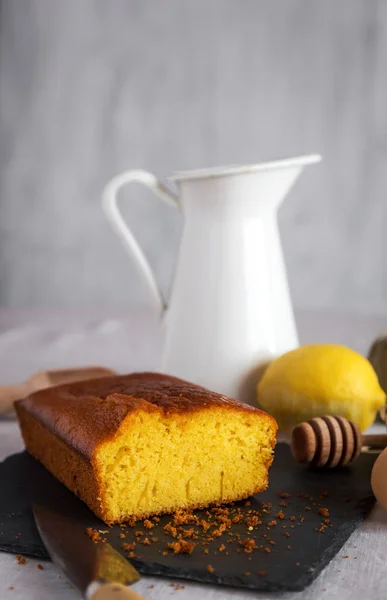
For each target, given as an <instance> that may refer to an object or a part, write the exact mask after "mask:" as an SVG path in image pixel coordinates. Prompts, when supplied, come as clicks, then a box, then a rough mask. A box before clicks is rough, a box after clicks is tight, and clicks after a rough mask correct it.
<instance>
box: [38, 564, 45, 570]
mask: <svg viewBox="0 0 387 600" xmlns="http://www.w3.org/2000/svg"><path fill="white" fill-rule="evenodd" d="M38 569H39V571H43V570H44V567H43V565H41V564H40V563H39V564H38Z"/></svg>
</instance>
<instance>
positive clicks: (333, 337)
mask: <svg viewBox="0 0 387 600" xmlns="http://www.w3.org/2000/svg"><path fill="white" fill-rule="evenodd" d="M297 322H298V327H299V333H300V339H301V341H302V342H304V343H305V342H311V341H319V342H324V341H333V342H338V343H344V344H347V345H349V346H351V347H353V348H354V349H356V350H358V351H360V352H363V353H366V352H367V349H368V347H369V345H370V343H371V341H372V339H373V338H374V337H375V336H376V335H378V334H379V333H381V332H387V318H382V317H379V318H378V317H365V316H354V315H352V316H351V315H338V314H329V313H312V312H309V313H308V312H304V313H301V314H298V315H297ZM161 337H162V336H161V331H160V327H159V325H158V323H157V321H156V319H155V317H154V316H153V315H152V314H149V313H148V312H147V311H144V310H141V309H139V310H136V311H132V313H131V314H125V313H124V312H122V313H121V314H119V313H118V312H111V314H109V313H108V311H104V312H102V311H97V310H95V311H91V310H80V311H75V312H71V311H41V310H37V311H23V310H9V309H8V310H7V309H2V310H1V309H0V385H1V384H10V383H13V382H15V383H17V382H20V381H22V380H23V379H25V378H26V377H28V376H29V375H31V374H32V373H33V372H34V371H37V370H41V369H48V368H55V367H64V366H71V365H85V364H102V365H106V366H110V367H113V368H116V369H117V370H118V371H121V372H129V371H133V370H141V369H152V368H155V367H157V364H158V359H159V355H160V348H161ZM21 448H22V443H21V439H20V436H19V433H18V428H17V425H16V423H15V422H12V421H0V459H2V458H4V457H5V456H7V455H9V454H12V453H14V452H17V451H19V450H20V449H21ZM0 493H1V490H0ZM346 556H348V558H345V557H346ZM38 562H39V561H36V560H33V559H28V561H27V564H25V565H18V564H17V561H16V558H15V556H14V555H11V554H5V553H0V598H1V599H2V600H11V599H12V600H21V599H23V600H24V599H31V600H52V598H55V599H56V600H73V599H76V598H79V597H80V595H79V593H78V592H77V590H75V589H73V588H72V587H71V585H70V584H69V583H68V581H67V580H66V579H65V577H64V576H62V575H61V573H60V571H59V570H58V569H57V568H56V567H55V566H54V565H53V564H51V563H49V562H44V563H43V566H44V570H40V569H38V568H37V564H38ZM40 562H42V561H40ZM386 567H387V511H383V510H382V509H381V508H380V507H379V506H376V507H375V509H374V511H373V512H372V515H371V516H370V518H369V519H368V520H367V522H365V523H364V524H363V525H362V526H361V527H359V529H358V530H357V531H356V532H355V533H354V534H353V535H352V536H351V538H350V539H349V540H348V542H347V544H346V545H345V546H344V547H343V548H342V550H341V551H340V552H339V553H338V555H337V556H336V558H335V559H334V560H333V561H332V562H331V563H330V565H329V566H328V567H327V568H326V569H325V570H324V571H323V573H322V574H321V575H320V577H318V579H317V580H316V581H315V582H314V583H313V584H312V585H311V586H310V587H309V588H308V589H307V590H305V591H304V592H300V593H287V594H282V595H279V594H263V593H256V592H255V593H253V592H244V591H240V590H237V589H227V588H222V587H213V586H209V585H197V584H193V583H189V582H185V581H179V582H178V583H179V584H183V585H184V586H185V588H184V590H181V589H179V590H176V589H174V588H173V583H174V582H173V581H171V580H168V579H161V578H154V577H144V578H142V580H141V581H140V582H138V583H137V584H136V585H135V586H134V588H135V589H136V590H137V591H138V592H139V593H141V594H143V595H144V596H145V597H146V598H147V599H148V600H156V599H157V600H159V599H160V598H174V597H176V599H179V600H189V599H192V598H196V597H199V596H200V597H201V598H202V599H203V600H226V599H234V600H242V599H246V600H247V599H253V598H261V599H262V600H264V599H271V600H275V599H276V598H283V599H286V600H288V599H297V600H315V599H317V598H326V599H327V600H339V599H340V600H382V599H384V598H386V597H387V568H386ZM152 585H153V586H154V587H153V588H151V587H150V586H152Z"/></svg>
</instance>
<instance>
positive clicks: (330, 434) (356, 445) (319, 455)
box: [291, 416, 387, 468]
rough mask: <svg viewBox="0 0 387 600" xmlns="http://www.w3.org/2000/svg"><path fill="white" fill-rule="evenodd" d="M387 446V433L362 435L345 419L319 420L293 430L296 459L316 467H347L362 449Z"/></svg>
mask: <svg viewBox="0 0 387 600" xmlns="http://www.w3.org/2000/svg"><path fill="white" fill-rule="evenodd" d="M364 446H366V447H368V448H380V449H383V448H385V447H386V446H387V434H386V435H384V434H378V435H362V434H361V432H360V430H359V428H358V426H357V425H356V424H355V423H353V422H352V421H349V420H348V419H345V418H344V417H331V416H325V417H315V418H314V419H310V420H309V421H304V423H300V424H299V425H297V426H296V427H294V429H293V431H292V439H291V449H292V453H293V456H294V458H295V459H296V460H297V461H298V462H300V463H304V464H307V465H310V466H312V467H327V468H333V467H344V466H345V465H348V464H349V463H350V462H352V461H353V460H355V459H356V458H357V457H358V456H359V454H360V452H361V449H362V447H364Z"/></svg>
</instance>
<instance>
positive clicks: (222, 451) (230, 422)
mask: <svg viewBox="0 0 387 600" xmlns="http://www.w3.org/2000/svg"><path fill="white" fill-rule="evenodd" d="M275 434H276V431H275V426H274V425H273V420H272V419H271V418H270V417H269V416H268V415H265V414H263V413H262V414H259V415H256V414H254V413H249V412H244V411H241V410H230V409H229V408H228V409H227V410H225V409H222V408H221V407H212V408H211V410H208V409H203V410H197V411H194V412H191V413H190V414H187V413H173V414H172V415H171V414H170V415H166V414H165V413H163V412H162V411H158V410H157V411H150V412H147V411H143V410H140V411H136V412H134V413H131V414H129V415H128V416H127V417H126V418H125V420H124V421H123V423H122V424H121V426H120V428H119V430H118V432H117V433H116V434H115V436H114V437H113V438H112V439H110V440H108V441H105V442H103V443H102V444H100V445H99V446H98V447H97V448H96V449H95V451H94V455H93V458H92V464H93V469H94V472H95V474H96V477H97V480H98V484H99V486H98V487H99V500H101V501H102V504H103V505H104V512H105V515H104V518H105V520H106V521H107V522H110V521H111V522H116V521H122V520H125V519H127V518H130V517H132V516H136V517H140V516H146V515H150V514H157V513H164V512H171V511H173V510H176V509H177V508H179V509H182V508H187V509H191V508H194V507H199V506H206V505H208V504H210V503H222V502H227V501H231V500H236V499H242V498H246V497H248V496H249V495H251V494H253V493H256V492H259V491H262V490H264V489H265V488H266V486H267V483H268V467H269V466H270V464H271V462H272V453H273V450H272V448H273V445H274V438H275Z"/></svg>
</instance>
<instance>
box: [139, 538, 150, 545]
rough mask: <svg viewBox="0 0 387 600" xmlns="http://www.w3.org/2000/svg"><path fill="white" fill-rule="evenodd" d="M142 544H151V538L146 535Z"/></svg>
mask: <svg viewBox="0 0 387 600" xmlns="http://www.w3.org/2000/svg"><path fill="white" fill-rule="evenodd" d="M141 544H143V545H144V546H150V541H149V539H148V538H147V537H146V538H144V539H143V541H142V542H141Z"/></svg>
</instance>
